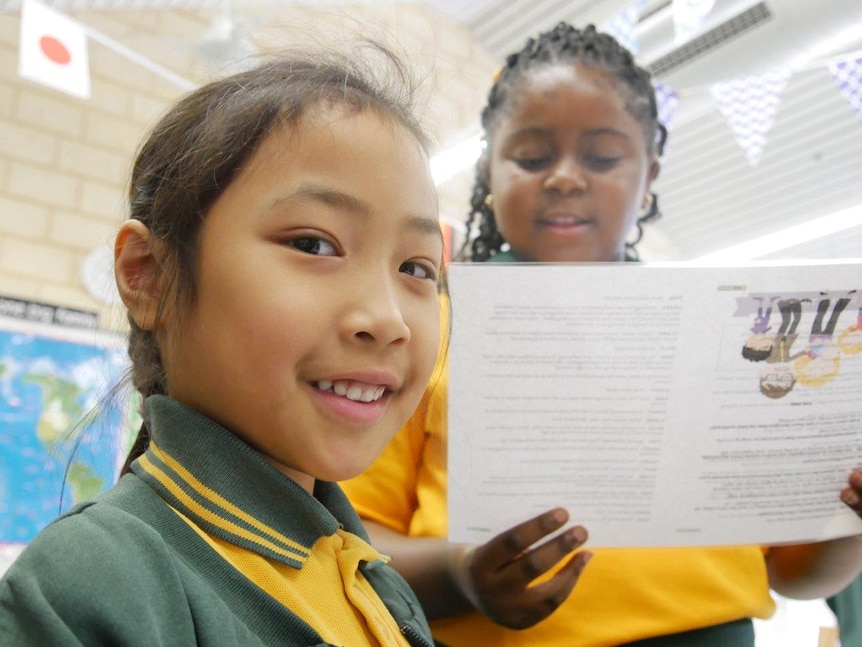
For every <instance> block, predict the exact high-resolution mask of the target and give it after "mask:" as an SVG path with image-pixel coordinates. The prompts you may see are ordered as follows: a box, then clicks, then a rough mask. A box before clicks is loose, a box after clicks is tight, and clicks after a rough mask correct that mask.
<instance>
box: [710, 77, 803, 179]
mask: <svg viewBox="0 0 862 647" xmlns="http://www.w3.org/2000/svg"><path fill="white" fill-rule="evenodd" d="M789 79H790V71H789V70H782V71H779V72H770V73H767V74H762V75H759V76H748V77H743V78H739V79H734V80H732V81H727V82H725V83H716V84H715V85H713V86H712V87H711V88H710V91H711V93H712V96H713V98H715V100H716V102H717V103H718V108H719V110H721V112H722V114H723V115H724V118H725V119H726V120H727V124H728V125H729V126H730V130H731V131H732V132H733V135H734V137H736V141H737V142H738V143H739V145H740V146H741V147H742V150H743V151H745V155H746V157H747V158H748V161H749V162H750V163H751V165H752V166H756V165H757V164H758V162H760V158H761V156H762V155H763V149H764V148H765V147H766V135H767V134H768V133H769V131H770V129H771V128H772V126H773V124H774V123H775V113H776V112H778V106H779V105H780V104H781V95H782V93H783V92H784V87H785V86H786V85H787V81H788V80H789Z"/></svg>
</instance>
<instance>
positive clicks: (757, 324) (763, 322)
mask: <svg viewBox="0 0 862 647" xmlns="http://www.w3.org/2000/svg"><path fill="white" fill-rule="evenodd" d="M776 299H778V297H772V298H771V299H770V300H769V304H768V305H767V306H766V307H765V309H764V301H765V299H764V298H763V297H758V298H757V301H758V306H757V314H756V315H755V317H754V325H753V326H752V327H751V333H752V334H751V335H750V336H749V337H748V339H746V340H745V343H744V344H743V345H742V356H743V357H744V358H745V359H747V360H748V361H750V362H762V361H763V360H765V359H766V358H767V357H769V355H770V354H771V353H772V347H773V343H774V338H773V336H772V335H769V334H767V333H768V332H769V330H770V329H771V326H770V325H769V319H770V317H772V302H773V301H775V300H776Z"/></svg>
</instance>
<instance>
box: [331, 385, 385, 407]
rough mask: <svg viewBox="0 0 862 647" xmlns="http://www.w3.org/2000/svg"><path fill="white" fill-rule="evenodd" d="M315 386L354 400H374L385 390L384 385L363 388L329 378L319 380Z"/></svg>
mask: <svg viewBox="0 0 862 647" xmlns="http://www.w3.org/2000/svg"><path fill="white" fill-rule="evenodd" d="M317 388H318V389H320V390H321V391H331V392H333V393H335V394H336V395H340V396H341V397H344V398H347V399H348V400H353V401H354V402H374V401H375V400H379V399H380V398H381V397H382V396H383V393H384V392H385V391H386V387H385V386H378V387H369V388H363V387H361V386H359V385H358V384H356V383H351V382H347V381H338V382H333V381H331V380H320V381H319V382H318V383H317Z"/></svg>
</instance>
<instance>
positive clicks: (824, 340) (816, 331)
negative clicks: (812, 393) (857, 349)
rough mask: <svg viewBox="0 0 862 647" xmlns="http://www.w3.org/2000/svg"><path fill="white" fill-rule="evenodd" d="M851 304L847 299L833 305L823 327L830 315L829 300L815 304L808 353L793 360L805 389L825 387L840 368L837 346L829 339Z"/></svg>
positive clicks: (797, 377)
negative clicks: (815, 308) (807, 387)
mask: <svg viewBox="0 0 862 647" xmlns="http://www.w3.org/2000/svg"><path fill="white" fill-rule="evenodd" d="M849 303H850V299H848V298H846V297H842V298H840V299H838V300H837V301H835V307H834V308H833V310H832V314H831V315H830V317H829V321H827V323H826V325H825V326H824V325H823V320H824V319H825V317H826V313H827V312H829V305H830V300H829V298H827V297H824V298H822V299H820V302H819V303H818V304H817V315H816V316H815V317H814V321H813V322H812V324H811V334H810V335H809V337H808V350H807V351H806V353H805V355H804V356H803V357H800V358H799V359H798V360H796V363H795V364H794V368H795V369H796V379H797V380H798V381H799V383H800V384H803V385H804V386H824V385H826V384H828V383H829V382H831V381H832V380H833V379H834V378H835V376H836V375H838V369H839V368H840V366H841V355H840V353H839V350H838V345H837V344H836V343H835V341H833V339H832V335H833V334H834V332H835V326H836V324H837V323H838V317H840V316H841V313H842V312H843V311H844V308H846V307H847V305H848V304H849Z"/></svg>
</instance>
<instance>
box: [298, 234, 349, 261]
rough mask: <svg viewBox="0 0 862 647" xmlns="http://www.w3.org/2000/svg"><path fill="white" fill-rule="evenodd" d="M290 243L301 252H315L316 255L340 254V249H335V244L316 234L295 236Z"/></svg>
mask: <svg viewBox="0 0 862 647" xmlns="http://www.w3.org/2000/svg"><path fill="white" fill-rule="evenodd" d="M289 244H290V246H291V247H293V248H295V249H298V250H299V251H301V252H305V253H306V254H314V255H315V256H336V255H337V254H338V250H336V249H335V245H333V244H332V243H330V242H329V241H327V240H323V239H322V238H315V237H314V236H302V237H301V238H294V239H293V240H291V241H290V242H289Z"/></svg>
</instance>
